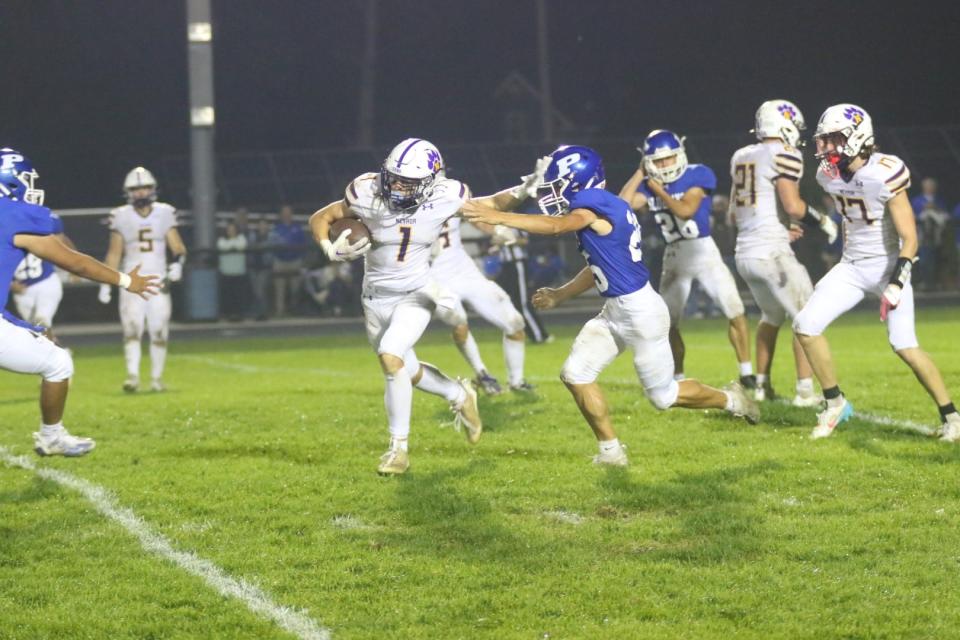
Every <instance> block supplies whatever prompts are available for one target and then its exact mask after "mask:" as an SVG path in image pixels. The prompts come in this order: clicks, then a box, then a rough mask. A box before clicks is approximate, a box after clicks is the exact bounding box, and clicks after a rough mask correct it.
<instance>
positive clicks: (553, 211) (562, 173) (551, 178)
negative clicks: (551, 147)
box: [537, 145, 606, 216]
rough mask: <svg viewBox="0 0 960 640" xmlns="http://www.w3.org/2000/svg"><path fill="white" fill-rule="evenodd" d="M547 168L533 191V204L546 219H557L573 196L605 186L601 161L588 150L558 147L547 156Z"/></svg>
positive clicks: (577, 147) (593, 152) (601, 159)
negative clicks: (539, 183)
mask: <svg viewBox="0 0 960 640" xmlns="http://www.w3.org/2000/svg"><path fill="white" fill-rule="evenodd" d="M550 158H551V160H550V166H548V167H547V170H546V171H545V172H544V174H543V185H541V186H540V187H539V188H537V204H538V205H539V206H540V210H541V211H543V212H544V213H545V214H546V215H548V216H560V215H563V214H565V213H566V212H567V210H568V209H569V208H570V200H571V199H572V198H573V195H574V194H575V193H578V192H580V191H583V190H584V189H592V188H597V189H602V188H603V186H604V185H605V184H606V178H605V176H604V173H603V158H601V157H600V154H599V153H597V152H596V151H594V150H593V149H591V148H589V147H580V146H576V145H569V146H562V147H558V148H557V150H556V151H554V152H553V153H551V154H550Z"/></svg>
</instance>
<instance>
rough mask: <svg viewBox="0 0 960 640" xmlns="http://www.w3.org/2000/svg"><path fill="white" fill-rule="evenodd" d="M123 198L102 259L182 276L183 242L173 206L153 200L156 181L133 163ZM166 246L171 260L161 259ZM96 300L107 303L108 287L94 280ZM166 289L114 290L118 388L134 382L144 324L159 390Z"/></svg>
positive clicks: (166, 331)
mask: <svg viewBox="0 0 960 640" xmlns="http://www.w3.org/2000/svg"><path fill="white" fill-rule="evenodd" d="M123 190H124V192H125V193H126V196H127V204H126V205H124V206H122V207H117V208H116V209H114V210H113V211H111V212H110V247H109V248H108V249H107V256H106V258H104V262H105V263H106V264H107V265H109V266H110V267H111V268H114V269H116V268H117V267H118V266H119V265H120V264H121V259H122V263H123V270H125V271H127V270H129V269H130V268H132V267H133V266H135V265H141V269H142V270H143V273H145V274H150V275H155V276H159V277H160V278H163V280H164V285H168V284H169V283H171V282H177V281H179V280H180V278H181V277H182V276H183V264H184V262H185V261H186V257H187V248H186V247H185V246H184V244H183V239H182V238H181V237H180V232H178V231H177V217H176V209H174V208H173V207H172V206H171V205H169V204H167V203H165V202H157V181H156V180H154V178H153V174H152V173H150V172H149V171H147V170H146V169H144V168H143V167H136V168H134V169H132V170H131V171H130V173H128V174H127V177H126V179H125V180H124V181H123ZM167 248H169V249H170V251H171V252H172V253H173V255H174V258H175V260H174V261H173V262H171V263H169V264H168V263H167ZM98 298H99V300H100V302H102V303H103V304H109V303H110V299H111V288H110V286H109V285H101V286H100V294H99V296H98ZM170 313H171V308H170V293H169V287H168V286H164V288H163V290H162V291H161V293H160V294H158V295H156V296H153V297H152V298H150V299H148V300H144V299H143V298H141V297H140V296H136V295H132V294H131V293H129V292H127V291H121V292H120V324H121V326H122V328H123V354H124V358H125V359H126V362H127V378H126V380H125V381H124V383H123V390H124V391H127V392H130V393H132V392H135V391H137V390H138V389H139V388H140V356H141V344H140V341H141V340H142V338H143V333H144V327H146V330H147V332H148V333H149V336H150V389H151V390H152V391H164V390H165V389H166V387H165V386H164V384H163V367H164V364H165V363H166V360H167V340H168V339H169V336H170Z"/></svg>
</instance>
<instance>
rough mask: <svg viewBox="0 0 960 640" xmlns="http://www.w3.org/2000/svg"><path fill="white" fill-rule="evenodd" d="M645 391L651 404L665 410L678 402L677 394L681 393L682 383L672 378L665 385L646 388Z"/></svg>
mask: <svg viewBox="0 0 960 640" xmlns="http://www.w3.org/2000/svg"><path fill="white" fill-rule="evenodd" d="M645 391H646V394H647V399H648V400H650V404H652V405H653V406H654V408H655V409H658V410H659V411H665V410H667V409H669V408H670V407H672V406H673V405H674V404H676V402H677V396H678V395H680V385H679V384H678V383H677V381H676V380H671V381H670V382H669V383H667V384H665V385H661V386H659V387H654V388H653V389H645Z"/></svg>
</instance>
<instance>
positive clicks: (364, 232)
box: [330, 218, 372, 244]
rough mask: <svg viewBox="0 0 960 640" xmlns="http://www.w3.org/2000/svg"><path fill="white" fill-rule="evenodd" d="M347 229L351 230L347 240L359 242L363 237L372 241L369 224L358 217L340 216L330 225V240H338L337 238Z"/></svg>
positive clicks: (354, 242) (352, 242) (351, 242)
mask: <svg viewBox="0 0 960 640" xmlns="http://www.w3.org/2000/svg"><path fill="white" fill-rule="evenodd" d="M347 230H349V231H350V235H349V236H347V241H348V242H349V243H350V244H357V242H359V241H360V239H361V238H366V239H367V240H368V241H372V238H371V237H370V229H367V225H365V224H363V223H362V222H360V221H359V220H357V219H356V218H340V219H339V220H334V222H333V224H331V225H330V242H336V241H337V238H339V237H340V235H341V234H343V233H345V232H346V231H347Z"/></svg>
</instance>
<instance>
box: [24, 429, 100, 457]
mask: <svg viewBox="0 0 960 640" xmlns="http://www.w3.org/2000/svg"><path fill="white" fill-rule="evenodd" d="M96 446H97V443H96V442H94V441H93V440H91V439H90V438H78V437H77V436H72V435H70V434H69V433H67V430H66V429H63V430H62V431H60V432H59V433H57V434H54V435H52V436H45V435H43V432H41V431H36V432H34V434H33V450H34V451H36V452H37V455H41V456H66V457H68V458H76V457H78V456H82V455H86V454H88V453H90V452H91V451H92V450H93V448H94V447H96Z"/></svg>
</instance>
